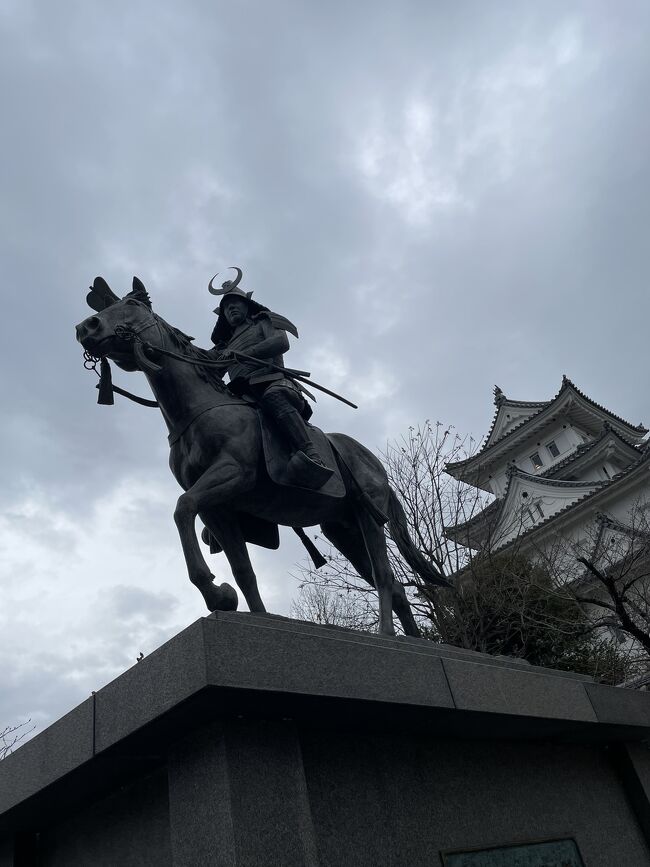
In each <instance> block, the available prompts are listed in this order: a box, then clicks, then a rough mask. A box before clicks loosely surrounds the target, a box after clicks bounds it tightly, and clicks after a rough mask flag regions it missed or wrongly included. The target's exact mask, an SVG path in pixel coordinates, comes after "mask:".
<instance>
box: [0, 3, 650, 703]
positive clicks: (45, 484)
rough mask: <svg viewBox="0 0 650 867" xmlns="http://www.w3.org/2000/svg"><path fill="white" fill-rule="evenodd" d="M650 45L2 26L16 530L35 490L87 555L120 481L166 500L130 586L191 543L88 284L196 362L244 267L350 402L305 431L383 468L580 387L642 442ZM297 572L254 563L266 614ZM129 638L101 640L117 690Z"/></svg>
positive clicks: (440, 27) (10, 502) (460, 28)
mask: <svg viewBox="0 0 650 867" xmlns="http://www.w3.org/2000/svg"><path fill="white" fill-rule="evenodd" d="M649 36H650V10H649V9H648V6H647V4H644V3H642V2H637V0H631V2H628V3H627V4H626V6H625V11H624V12H621V11H620V10H618V9H616V10H615V9H613V7H612V6H611V4H608V3H604V2H596V3H594V2H589V3H587V2H575V3H572V4H566V3H560V2H554V0H551V2H546V3H544V4H539V3H532V2H522V3H518V4H516V5H515V6H513V4H512V3H506V2H498V3H491V4H489V6H488V5H486V4H485V3H482V2H478V0H476V2H459V3H455V4H432V3H426V2H423V0H420V2H415V0H412V2H406V3H400V4H394V3H388V2H373V3H370V2H365V0H364V2H359V3H354V4H349V3H348V4H343V3H340V2H334V3H328V4H298V3H294V2H289V0H286V2H279V3H273V4H268V3H262V2H251V3H242V4H231V3H222V2H218V3H207V2H198V0H195V2H191V3H185V4H182V5H181V4H179V3H176V2H170V0H167V2H165V0H163V2H157V3H155V4H154V3H147V2H145V3H139V4H130V3H126V2H117V3H113V4H111V5H110V7H109V6H106V5H103V4H99V3H93V2H89V3H83V4H82V3H64V4H51V5H49V6H48V5H47V4H38V3H33V4H29V3H14V4H8V3H5V4H4V5H3V7H2V11H0V75H2V78H3V81H8V82H11V86H10V87H7V88H5V90H4V92H3V97H2V117H3V129H4V134H3V138H2V142H0V157H1V158H2V165H3V167H5V168H6V169H8V171H6V177H5V179H4V183H3V196H2V199H1V200H0V254H1V255H0V261H1V262H2V272H3V273H2V276H3V281H2V283H3V311H2V312H3V315H2V317H0V341H1V343H0V345H1V346H2V349H3V364H2V366H1V367H0V389H1V393H2V399H3V424H2V426H0V455H2V479H3V484H2V488H1V489H0V509H2V510H3V511H4V510H8V511H9V512H11V511H12V510H13V511H15V504H16V503H17V502H20V501H22V499H23V498H24V496H25V492H26V491H30V490H32V489H37V490H39V491H41V492H44V495H45V496H46V498H47V500H48V502H50V503H51V504H52V508H54V509H56V510H57V511H58V512H60V514H61V515H62V516H64V517H65V518H66V520H69V521H70V522H71V524H72V525H73V526H75V527H76V528H78V532H79V537H80V538H81V537H83V534H84V529H85V527H86V526H87V525H88V524H89V522H92V521H94V520H95V518H96V510H97V509H99V508H102V507H103V504H104V503H105V502H106V501H110V500H111V497H113V496H114V495H115V493H116V492H119V491H120V490H121V489H122V487H123V486H124V485H125V484H126V485H127V486H131V487H129V490H131V489H132V483H133V480H138V479H143V478H144V479H147V480H163V479H164V481H161V482H160V484H161V486H162V487H161V491H162V493H161V495H160V497H158V498H157V499H156V501H155V502H148V501H147V500H146V498H145V499H143V498H141V497H138V495H137V493H136V492H134V493H133V495H132V501H131V502H130V504H125V506H124V511H123V513H122V515H121V517H115V516H113V517H114V521H115V525H116V528H119V531H120V532H121V533H123V534H124V537H127V536H128V539H129V544H128V546H125V548H124V557H125V560H124V561H123V563H122V565H121V567H120V569H119V573H116V580H115V584H116V585H120V584H122V585H125V586H129V585H130V584H131V581H130V579H129V572H130V571H131V572H139V571H141V570H142V569H143V564H145V568H146V563H147V562H148V560H147V558H149V559H152V558H154V557H155V555H156V551H157V550H158V549H162V550H164V551H166V550H167V549H168V547H169V546H170V544H173V545H175V544H176V541H175V535H174V534H175V529H174V527H173V523H172V521H171V514H172V510H173V506H174V499H175V496H176V493H177V489H176V487H175V484H174V483H173V481H172V480H171V479H170V478H169V477H168V475H167V473H168V469H167V466H166V461H167V447H166V441H165V434H166V432H165V430H164V426H163V424H162V421H161V419H160V417H159V415H158V414H157V413H156V412H154V411H152V410H145V409H142V408H139V407H135V406H133V405H131V404H127V403H125V402H118V403H116V405H115V406H114V407H98V406H96V404H95V400H96V392H95V389H94V384H95V382H96V378H95V376H94V374H91V373H87V372H86V371H84V370H83V367H82V359H81V351H80V348H79V347H78V345H77V344H76V343H75V341H74V337H73V325H74V324H76V323H77V322H79V321H80V320H81V319H82V318H84V317H85V316H86V315H88V312H89V311H88V309H87V308H86V307H85V301H84V297H85V293H86V291H87V289H86V287H87V286H88V284H89V282H90V281H92V279H93V278H94V276H95V275H96V274H98V273H101V274H103V275H104V276H105V277H106V278H107V279H108V280H109V282H110V283H111V285H113V286H114V288H115V289H116V291H120V292H125V291H128V288H129V286H130V281H131V278H132V275H133V274H134V273H137V274H138V275H139V276H140V277H141V278H142V279H143V280H144V281H145V283H146V285H147V286H148V288H149V290H150V293H151V296H152V298H153V302H154V306H155V308H156V309H157V310H158V312H160V313H161V314H162V315H163V316H164V317H165V318H166V319H167V320H168V321H169V322H172V323H174V324H176V325H178V326H179V327H181V328H183V330H185V331H187V332H189V333H191V334H194V335H195V336H196V338H197V342H198V343H199V344H203V345H207V343H208V337H209V334H210V331H211V328H212V324H213V316H212V313H211V310H212V307H213V306H214V305H213V302H212V299H211V298H210V296H208V294H207V292H206V288H205V287H206V283H207V280H208V278H209V277H210V276H211V275H212V273H214V271H216V270H223V268H225V267H227V266H228V265H231V264H233V263H239V264H241V265H242V267H244V269H245V280H246V282H247V285H248V288H251V289H254V291H255V297H256V298H259V299H260V300H261V301H262V302H263V303H265V304H267V305H269V306H271V307H272V308H273V309H276V310H278V311H279V312H282V313H284V314H285V315H287V316H289V317H290V318H291V319H292V320H294V321H295V322H296V323H297V324H298V327H299V330H300V333H301V339H300V340H299V341H294V346H293V348H292V350H291V355H290V358H291V361H292V363H293V364H294V365H295V366H304V365H306V364H307V360H308V359H311V360H312V361H313V362H314V366H313V376H314V378H315V379H316V380H317V381H322V382H323V383H324V384H325V385H327V384H328V382H330V384H332V385H334V380H335V379H336V378H337V377H338V381H337V383H336V386H335V387H336V388H337V389H338V390H340V391H341V392H342V393H344V394H349V395H354V396H358V398H359V403H360V409H359V411H357V412H353V411H351V410H348V409H346V408H344V407H342V406H340V405H338V404H336V403H334V402H331V401H328V399H327V398H322V399H320V400H319V401H318V404H317V410H316V417H315V420H316V422H317V423H318V424H320V425H322V427H324V428H325V429H329V430H331V429H340V430H345V431H346V432H349V433H350V434H352V435H353V436H356V437H358V438H359V439H361V440H362V441H364V442H366V443H367V444H368V445H369V446H371V447H373V448H377V447H381V446H382V445H383V444H384V441H385V439H386V437H393V436H399V435H400V433H402V431H403V430H404V427H405V426H406V425H407V424H409V423H417V421H418V420H422V419H424V418H427V417H434V418H441V419H442V420H444V421H445V422H447V423H453V424H455V425H456V427H457V428H458V429H459V430H461V431H463V432H472V433H474V434H475V435H476V436H480V435H482V434H483V433H484V432H485V430H486V429H487V427H488V424H489V420H490V417H491V412H492V406H491V389H492V385H493V384H494V383H495V382H497V383H499V385H500V386H501V387H502V388H503V389H504V390H505V392H506V393H507V394H509V395H512V396H514V397H518V398H522V399H528V398H530V399H540V398H547V397H549V396H550V395H551V394H552V393H553V392H554V391H555V390H556V389H557V388H558V387H559V383H560V379H561V375H562V373H565V372H566V373H568V374H569V375H570V376H571V377H572V378H573V379H574V380H575V382H576V383H577V384H578V385H579V386H580V387H581V388H583V389H584V390H585V391H586V392H587V393H588V394H590V395H591V396H593V397H594V398H595V399H596V400H599V401H601V402H603V403H605V404H607V405H609V406H611V408H612V409H613V410H614V411H615V412H618V413H620V414H621V415H623V416H626V417H630V418H631V419H632V420H633V421H640V420H645V421H646V422H650V397H648V390H647V388H645V387H644V385H645V379H644V378H643V371H644V370H645V369H646V368H647V361H648V360H647V348H646V344H647V335H646V331H647V321H648V316H649V314H650V300H649V298H648V292H647V288H646V287H647V274H648V268H647V252H646V248H647V239H646V234H647V229H646V227H647V225H648V223H649V218H650V213H649V208H650V205H649V204H648V203H649V202H650V195H649V192H650V190H649V187H650V171H649V167H648V160H647V154H648V152H649V151H650V147H649V146H650V128H649V127H648V124H647V121H646V111H645V102H644V100H645V97H646V94H647V92H648V89H649V87H648V85H649V84H650V81H649V79H650V66H649V63H648V58H647V42H648V38H649ZM341 359H342V361H343V362H344V364H343V365H340V364H339V361H340V360H341ZM316 364H319V365H321V364H322V369H318V368H317V367H316V366H315V365H316ZM337 371H339V373H337ZM341 371H343V373H341ZM339 374H340V375H339ZM328 377H331V380H329V379H328ZM115 378H116V381H118V382H119V383H120V384H124V385H125V386H126V387H127V388H129V389H130V390H133V391H136V392H139V393H142V394H146V391H147V386H146V383H145V382H144V381H143V379H142V377H141V376H140V375H130V376H129V375H128V374H126V373H122V372H116V374H115ZM646 378H647V377H646ZM364 396H367V399H365V397H364ZM373 396H374V400H373V399H372V398H373ZM118 400H119V399H118ZM167 498H168V502H167ZM118 525H119V526H118ZM94 526H95V525H94ZM32 532H35V533H40V535H39V538H38V540H37V541H38V544H39V546H42V545H45V546H47V543H48V540H49V541H50V542H51V546H52V548H54V547H55V546H56V545H57V544H58V545H59V546H65V544H67V543H66V540H65V537H64V536H58V537H57V536H56V531H55V530H54V529H48V528H47V527H46V526H45V525H40V526H39V528H33V527H32ZM95 532H98V533H101V532H103V530H102V525H101V521H99V523H98V524H97V525H96V527H95ZM138 534H141V536H140V538H141V539H142V543H141V547H140V549H138V546H137V545H136V544H134V540H135V539H137V538H138ZM170 540H171V541H170ZM116 553H117V554H119V553H120V552H119V551H117V552H116ZM80 556H81V555H80ZM298 556H300V553H299V551H298V549H297V548H296V546H295V544H294V542H293V541H292V540H290V538H289V537H286V541H285V538H284V537H283V547H282V549H281V551H280V552H279V553H272V554H270V553H268V552H255V558H256V562H257V563H259V564H260V567H261V568H260V580H261V582H264V581H266V582H267V587H268V592H269V594H271V595H272V597H273V605H274V610H284V611H288V608H289V599H290V595H291V593H292V592H293V588H294V582H292V581H291V580H289V579H288V577H287V578H283V576H285V575H288V572H289V571H290V570H291V568H292V564H293V562H294V561H295V559H296V558H297V557H298ZM26 559H30V558H26ZM211 564H212V568H213V569H214V570H215V572H218V573H219V575H223V577H227V572H226V567H225V563H224V561H223V558H216V559H213V560H212V561H211ZM7 568H8V567H7ZM169 568H170V570H172V569H173V570H176V568H177V567H176V565H175V564H174V565H173V566H170V567H169ZM116 570H117V566H116ZM0 571H2V564H0ZM179 571H180V570H179ZM29 574H31V573H29ZM170 575H171V571H170ZM30 580H32V579H30ZM177 580H178V582H179V585H178V586H179V588H180V587H181V586H183V590H180V589H179V594H180V593H181V592H187V593H188V594H189V592H190V589H191V588H188V587H186V586H185V585H182V584H181V582H186V580H187V579H186V578H185V576H184V575H183V574H179V576H178V579H177ZM222 580H223V579H222ZM17 583H18V582H17V581H16V580H15V577H14V576H12V580H11V581H9V580H8V579H6V582H5V584H3V586H10V587H11V591H10V592H11V596H10V598H9V599H8V600H7V604H8V605H15V606H18V608H20V606H24V605H26V604H27V603H25V602H24V601H22V602H21V601H20V598H19V596H18V595H17V594H16V591H15V587H16V585H17ZM179 598H180V596H179ZM183 598H185V597H183ZM111 604H117V603H116V602H115V599H114V600H113V603H111ZM138 604H140V603H138ZM141 605H142V609H143V610H145V609H146V607H147V606H148V605H150V606H151V610H152V611H156V612H160V611H161V605H162V608H164V604H163V603H160V600H158V602H156V601H155V600H154V601H153V602H147V600H146V599H145V598H144V597H142V598H141ZM183 610H185V609H183ZM21 614H24V610H23V609H21ZM61 616H62V617H63V618H64V619H65V618H66V617H71V615H69V614H66V613H62V615H61ZM85 616H86V617H87V618H89V617H90V614H86V615H85ZM111 616H114V615H111ZM179 616H180V614H179ZM197 616H198V615H197ZM172 619H173V618H172ZM167 622H168V621H167ZM180 625H182V624H181V623H180V621H179V626H180ZM118 628H121V627H119V626H118V624H112V623H110V622H109V618H108V617H106V618H105V622H104V624H103V625H102V624H101V623H98V624H97V625H96V632H95V636H94V640H95V641H96V643H97V644H98V645H101V647H102V653H103V654H105V656H106V658H107V659H108V658H109V657H110V660H111V662H110V665H111V666H112V668H111V671H113V672H116V671H118V670H119V668H120V666H124V665H126V664H129V660H130V657H129V658H128V659H127V657H126V656H125V655H121V654H120V651H119V644H118V643H116V642H115V640H114V636H115V635H117V634H118V633H117V632H114V631H113V629H118ZM165 628H166V627H165ZM70 629H71V630H72V631H75V630H77V631H82V624H79V623H74V624H71V626H70ZM119 634H120V635H121V637H122V638H124V634H122V633H119ZM151 634H153V633H151ZM161 634H162V633H161ZM129 641H130V639H129ZM133 641H135V637H134V638H133ZM103 642H106V643H105V644H103ZM138 649H139V648H138ZM5 651H6V653H7V659H8V660H9V662H8V663H6V664H7V665H8V666H9V667H8V668H7V669H6V670H7V676H8V677H9V676H10V674H11V671H12V670H13V669H12V668H11V666H12V665H14V667H15V665H16V664H17V663H15V661H14V662H13V663H12V662H11V648H8V647H7V648H5ZM86 652H88V649H87V648H86ZM136 652H137V651H136ZM37 653H38V648H34V649H33V654H34V659H33V664H34V666H36V665H37V664H38V665H40V663H37V662H36V659H37ZM131 655H132V654H131ZM57 665H58V668H57V675H56V677H57V678H63V680H65V671H66V669H65V665H66V663H65V660H61V661H60V663H57ZM93 665H94V663H93ZM16 670H17V669H16ZM88 670H89V671H91V670H92V671H94V670H95V669H94V668H93V667H92V666H90V667H89V668H88ZM33 672H34V673H33V674H32V675H30V677H34V678H35V677H37V670H36V668H34V669H33ZM89 678H90V676H89ZM90 679H92V678H90ZM62 682H63V681H62ZM32 687H34V683H32ZM32 687H30V686H29V683H28V682H27V681H25V686H24V692H23V693H22V695H23V696H24V698H25V705H26V706H27V705H29V695H30V689H31V688H32ZM12 688H14V687H12ZM15 688H16V690H18V692H16V696H17V697H16V701H17V702H18V701H19V691H20V687H19V685H17V686H16V685H15ZM61 690H62V692H61V694H65V695H66V696H67V698H68V699H71V698H72V693H73V692H74V690H73V689H72V687H70V688H68V687H67V686H66V687H65V688H64V687H61ZM55 692H56V690H55V689H54V688H53V690H52V692H47V691H46V693H44V695H45V697H44V699H43V701H44V702H45V704H47V702H50V706H51V707H54V706H55V705H56V707H57V708H59V709H61V708H60V705H59V704H57V703H56V701H55V698H54V693H55ZM45 704H44V705H43V706H45ZM16 707H17V705H16V704H14V705H12V708H13V709H14V711H12V712H15V709H16ZM7 712H8V711H7Z"/></svg>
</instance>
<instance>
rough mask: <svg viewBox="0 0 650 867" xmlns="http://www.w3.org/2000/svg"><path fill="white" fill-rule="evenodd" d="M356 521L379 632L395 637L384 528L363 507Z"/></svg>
mask: <svg viewBox="0 0 650 867" xmlns="http://www.w3.org/2000/svg"><path fill="white" fill-rule="evenodd" d="M356 517H357V521H358V522H359V528H360V530H361V535H362V536H363V541H364V543H365V546H366V550H367V552H368V557H369V559H370V563H371V566H372V577H373V579H374V583H375V587H376V588H377V595H378V596H379V632H380V634H381V635H395V626H394V625H393V583H394V578H393V573H392V570H391V568H390V563H389V562H388V552H387V551H386V537H385V535H384V528H383V527H382V526H381V525H380V524H378V523H377V522H376V521H375V519H374V518H373V517H371V515H369V514H368V512H366V511H365V509H364V508H363V506H359V507H358V508H357V513H356Z"/></svg>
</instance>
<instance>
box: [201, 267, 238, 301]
mask: <svg viewBox="0 0 650 867" xmlns="http://www.w3.org/2000/svg"><path fill="white" fill-rule="evenodd" d="M230 270H232V271H236V272H237V277H236V278H235V279H234V280H226V281H225V283H222V284H221V289H217V288H216V287H215V286H214V277H218V276H219V272H218V271H217V273H216V274H215V275H214V277H213V278H212V280H210V282H209V283H208V292H210V293H211V294H212V295H225V294H226V292H231V291H232V290H233V289H235V288H236V287H237V286H238V285H239V281H240V280H241V278H242V270H241V268H238V267H237V265H231V266H230Z"/></svg>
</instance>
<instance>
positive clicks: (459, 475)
mask: <svg viewBox="0 0 650 867" xmlns="http://www.w3.org/2000/svg"><path fill="white" fill-rule="evenodd" d="M567 391H573V393H574V394H575V395H576V397H578V398H579V399H580V400H582V401H584V402H585V403H586V404H587V405H588V407H589V408H591V409H593V410H596V411H598V412H599V413H601V414H604V415H605V416H607V417H608V418H610V419H613V420H614V422H615V423H617V424H620V425H623V426H624V427H626V428H627V429H628V430H629V431H630V432H634V433H636V434H637V435H639V434H640V435H644V434H646V433H648V428H646V427H645V426H644V425H642V424H639V425H633V424H631V423H630V422H628V421H626V420H625V419H623V418H621V417H620V416H618V415H616V414H615V413H613V412H610V411H609V410H608V409H606V408H605V407H604V406H602V405H601V404H598V403H596V402H595V401H594V400H592V399H591V398H590V397H588V396H587V395H586V394H584V392H582V391H580V389H579V388H578V387H577V386H576V385H574V383H573V382H571V380H570V379H569V378H568V377H567V376H564V377H562V385H561V386H560V390H559V391H558V392H557V394H556V395H555V397H554V398H553V399H552V400H550V401H547V402H546V404H545V405H544V406H543V407H542V408H541V409H540V410H539V412H537V413H535V414H534V415H532V416H530V417H529V418H527V419H524V421H522V422H521V423H520V424H518V425H516V426H515V427H514V428H513V429H512V430H511V431H508V433H506V434H504V435H503V436H502V437H500V438H499V439H498V440H496V442H494V443H489V442H488V441H487V439H486V441H485V442H484V444H483V446H482V447H481V449H479V451H478V452H476V454H475V455H472V456H471V457H469V458H466V459H465V460H463V461H456V462H454V463H449V464H446V465H445V472H447V473H448V474H449V475H450V476H453V477H454V478H456V479H459V480H460V481H463V480H464V479H463V476H465V473H466V471H467V470H471V469H473V468H476V469H477V470H478V469H479V468H480V467H481V466H482V465H483V463H484V460H485V455H486V454H487V453H488V452H492V453H493V454H494V453H496V450H497V448H498V447H501V446H502V445H503V443H505V442H506V441H508V440H510V438H511V437H513V436H514V435H515V434H521V433H522V432H523V430H524V428H525V427H527V426H529V425H532V424H533V423H534V422H535V421H536V420H537V421H539V420H540V416H545V417H546V415H547V413H549V412H551V411H552V409H553V406H554V405H555V404H557V403H558V402H559V401H560V399H561V398H563V397H564V395H565V393H566V392H567ZM497 414H498V410H497ZM494 421H496V416H495V419H494ZM494 421H493V426H494ZM488 436H489V435H488ZM493 450H494V451H493Z"/></svg>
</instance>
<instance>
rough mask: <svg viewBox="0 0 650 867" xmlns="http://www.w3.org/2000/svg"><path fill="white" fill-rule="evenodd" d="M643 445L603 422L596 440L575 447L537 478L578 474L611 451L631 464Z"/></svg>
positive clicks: (553, 477) (637, 456) (636, 458)
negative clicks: (603, 454)
mask: <svg viewBox="0 0 650 867" xmlns="http://www.w3.org/2000/svg"><path fill="white" fill-rule="evenodd" d="M645 445H646V444H645V443H641V444H634V443H631V442H630V440H628V439H627V438H626V437H624V436H621V434H620V433H619V432H618V431H617V430H614V428H613V427H612V426H611V425H610V424H609V422H605V424H604V425H603V427H602V430H601V432H600V435H599V436H597V437H596V439H593V440H591V441H590V442H588V443H582V444H581V445H579V446H577V447H576V448H575V449H574V450H573V451H572V452H571V453H570V454H569V455H567V456H566V457H565V458H564V459H563V460H561V461H558V462H557V463H555V464H551V465H550V467H548V468H547V469H546V470H543V471H542V472H541V473H539V474H538V477H539V478H547V479H556V478H562V477H563V476H566V475H567V473H569V472H572V473H574V472H580V470H581V469H582V468H583V467H584V466H586V465H588V464H590V463H591V462H592V461H595V460H597V459H598V457H599V456H600V454H601V453H606V454H609V453H610V452H612V451H615V452H616V454H617V455H618V456H620V457H621V458H622V459H623V460H626V461H627V462H628V464H629V463H633V462H634V461H636V460H638V458H639V454H640V451H641V448H642V447H644V446H645Z"/></svg>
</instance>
